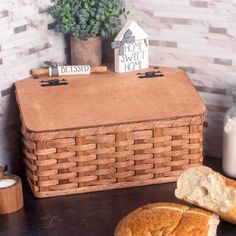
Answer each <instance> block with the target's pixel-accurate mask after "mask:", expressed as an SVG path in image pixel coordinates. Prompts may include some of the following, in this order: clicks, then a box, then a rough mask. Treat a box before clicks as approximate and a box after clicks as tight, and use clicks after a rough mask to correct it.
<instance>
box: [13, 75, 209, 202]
mask: <svg viewBox="0 0 236 236" xmlns="http://www.w3.org/2000/svg"><path fill="white" fill-rule="evenodd" d="M166 73H167V72H166ZM181 73H182V72H181ZM28 80H29V79H28ZM94 81H95V80H94ZM26 82H27V81H26ZM30 83H31V82H30ZM30 86H32V85H31V84H30ZM18 87H19V86H18ZM18 87H17V86H16V88H17V89H18ZM26 87H27V86H26ZM192 91H194V90H192ZM192 91H191V93H192ZM21 95H22V94H21V91H20V89H19V90H17V99H18V103H19V107H20V110H21V116H22V121H23V122H22V133H23V142H24V155H25V158H24V162H25V166H26V174H27V177H28V180H29V183H30V185H31V188H32V191H33V193H34V195H35V196H36V197H39V198H41V197H51V196H59V195H66V194H74V193H82V192H91V191H99V190H106V189H117V188H124V187H133V186H141V185H148V184H157V183H164V182H172V181H175V180H176V179H177V178H178V176H179V175H180V174H181V173H182V172H183V171H184V170H185V169H187V168H190V167H193V166H197V165H200V164H201V163H202V160H203V157H202V130H203V120H204V111H205V110H204V109H205V108H204V105H202V103H201V102H200V99H199V98H198V97H197V95H196V94H194V96H196V99H199V100H198V102H200V106H201V109H200V110H202V114H196V115H192V114H189V116H184V117H175V118H168V119H167V118H165V117H163V119H160V118H159V117H158V119H157V120H155V119H154V120H153V119H152V120H149V121H136V122H128V123H120V124H116V125H109V124H108V125H98V126H96V127H85V128H83V127H81V128H76V129H75V128H71V129H66V128H64V129H62V130H55V131H54V130H49V131H43V130H42V131H41V132H39V131H38V130H37V131H31V130H30V129H29V128H27V127H26V125H25V124H26V123H27V122H28V123H29V124H30V122H29V120H28V121H27V119H24V114H25V116H26V117H27V112H26V110H24V105H22V106H21V102H22V103H24V101H23V100H21V99H20V97H21ZM35 96H36V95H35ZM194 96H193V97H194ZM193 99H194V98H193ZM31 109H32V108H31ZM34 118H35V117H34ZM45 119H46V118H45ZM104 119H105V118H104ZM31 124H32V123H31ZM72 127H73V126H72Z"/></svg>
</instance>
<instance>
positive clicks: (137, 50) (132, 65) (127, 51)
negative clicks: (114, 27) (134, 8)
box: [112, 20, 149, 73]
mask: <svg viewBox="0 0 236 236" xmlns="http://www.w3.org/2000/svg"><path fill="white" fill-rule="evenodd" d="M148 44H149V42H148V36H147V34H146V33H145V32H144V31H143V30H142V28H141V27H140V26H139V25H138V24H137V23H136V22H135V21H133V20H130V21H128V22H127V23H126V25H125V26H124V27H123V29H122V30H121V31H120V33H119V34H118V35H117V36H116V38H115V41H114V42H113V43H112V48H113V49H115V53H114V54H115V72H118V73H123V72H129V71H135V70H140V69H146V68H148V67H149V55H148Z"/></svg>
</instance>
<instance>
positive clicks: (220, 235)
mask: <svg viewBox="0 0 236 236" xmlns="http://www.w3.org/2000/svg"><path fill="white" fill-rule="evenodd" d="M205 164H206V165H208V166H211V167H212V168H213V169H215V170H218V171H220V172H221V171H222V170H221V160H220V159H217V158H206V159H205ZM175 187H176V183H169V184H159V185H151V186H145V187H137V188H129V189H121V190H110V191H103V192H96V193H85V194H78V195H71V196H63V197H54V198H47V199H36V198H34V197H33V195H32V193H31V192H30V189H29V186H28V184H27V183H26V181H24V201H25V206H24V208H23V209H21V210H20V211H18V212H15V213H12V214H9V215H4V216H0V235H2V236H8V235H10V236H11V235H13V236H18V235H24V236H25V235H44V236H47V235H50V236H53V235H68V236H73V235H78V236H112V235H113V232H114V229H115V226H116V224H117V223H118V222H119V220H120V219H121V218H123V217H124V216H125V215H126V214H128V213H129V212H130V211H132V210H134V209H136V208H138V207H140V206H142V205H145V204H148V203H154V202H160V201H165V202H168V201H171V202H178V203H183V202H182V201H180V200H178V199H176V198H175V196H174V190H175ZM234 235H236V226H234V225H231V224H228V223H225V222H222V221H221V223H220V225H219V227H218V232H217V236H234Z"/></svg>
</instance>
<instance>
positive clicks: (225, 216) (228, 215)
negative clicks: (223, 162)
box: [175, 166, 236, 224]
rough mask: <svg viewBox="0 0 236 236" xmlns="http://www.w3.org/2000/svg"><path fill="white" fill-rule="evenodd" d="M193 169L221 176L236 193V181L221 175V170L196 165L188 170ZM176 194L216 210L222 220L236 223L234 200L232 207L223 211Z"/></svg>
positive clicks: (187, 200)
mask: <svg viewBox="0 0 236 236" xmlns="http://www.w3.org/2000/svg"><path fill="white" fill-rule="evenodd" d="M193 169H195V170H200V171H202V172H205V173H207V174H213V175H214V176H215V177H216V178H219V179H220V180H221V181H222V183H223V184H224V185H225V186H226V187H230V188H231V189H232V190H233V191H235V194H236V181H234V180H232V179H229V178H227V177H225V176H223V175H221V174H220V173H219V172H216V171H214V170H212V169H211V168H209V167H207V166H199V167H194V168H192V169H188V170H187V171H191V170H193ZM187 171H186V172H187ZM183 174H184V173H183ZM180 178H181V176H180ZM180 178H179V179H180ZM178 181H179V180H178ZM175 195H176V197H177V198H179V199H183V200H185V201H186V202H189V203H191V204H193V205H196V206H198V207H202V208H205V209H207V210H209V211H212V212H214V213H215V214H217V215H219V217H220V218H221V219H222V220H225V221H227V222H229V223H232V224H236V201H235V202H234V204H233V205H232V207H230V208H229V209H228V210H227V211H226V212H222V211H219V210H214V209H212V208H211V209H209V208H208V207H206V206H203V205H201V204H199V203H198V202H197V201H191V200H190V199H188V196H182V197H181V196H178V194H175Z"/></svg>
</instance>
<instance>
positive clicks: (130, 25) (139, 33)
mask: <svg viewBox="0 0 236 236" xmlns="http://www.w3.org/2000/svg"><path fill="white" fill-rule="evenodd" d="M128 29H130V30H131V31H132V33H133V35H134V36H135V40H141V39H147V38H148V35H147V34H146V33H145V32H144V30H143V29H142V28H141V27H140V26H139V25H138V24H137V22H136V21H134V20H129V21H128V22H127V23H126V24H125V25H124V27H123V28H122V30H121V31H120V32H119V33H118V35H117V36H116V38H115V41H121V40H122V39H123V38H124V34H125V32H126V31H127V30H128Z"/></svg>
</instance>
